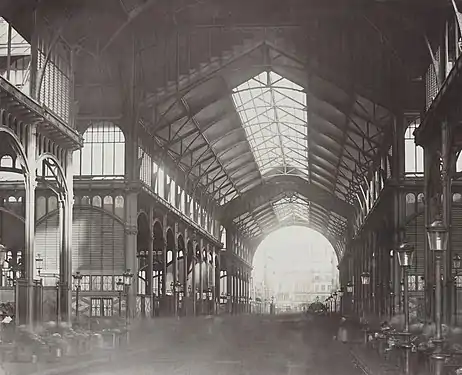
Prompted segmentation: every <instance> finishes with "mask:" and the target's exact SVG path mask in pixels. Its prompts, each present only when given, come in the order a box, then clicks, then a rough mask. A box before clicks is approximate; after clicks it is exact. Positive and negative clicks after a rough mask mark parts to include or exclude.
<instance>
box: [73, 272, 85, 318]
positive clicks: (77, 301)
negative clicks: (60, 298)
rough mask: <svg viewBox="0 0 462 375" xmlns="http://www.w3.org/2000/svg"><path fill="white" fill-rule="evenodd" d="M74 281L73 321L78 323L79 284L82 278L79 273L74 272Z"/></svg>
mask: <svg viewBox="0 0 462 375" xmlns="http://www.w3.org/2000/svg"><path fill="white" fill-rule="evenodd" d="M72 277H73V278H74V280H75V281H76V282H77V285H76V288H75V319H76V320H77V321H78V320H79V305H80V301H79V293H80V283H81V281H82V278H83V276H82V275H81V274H80V271H76V272H75V274H74V275H72Z"/></svg>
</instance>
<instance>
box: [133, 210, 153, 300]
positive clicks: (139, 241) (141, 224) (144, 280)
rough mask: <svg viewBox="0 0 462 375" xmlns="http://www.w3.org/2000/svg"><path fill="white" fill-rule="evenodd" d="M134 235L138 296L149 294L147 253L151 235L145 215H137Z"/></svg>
mask: <svg viewBox="0 0 462 375" xmlns="http://www.w3.org/2000/svg"><path fill="white" fill-rule="evenodd" d="M137 227H138V233H137V235H136V257H137V259H138V294H145V295H147V294H150V291H149V287H150V285H149V284H150V283H149V281H148V275H147V272H148V251H149V241H150V240H151V233H150V230H149V221H148V218H147V216H146V214H144V213H141V214H140V215H138V220H137Z"/></svg>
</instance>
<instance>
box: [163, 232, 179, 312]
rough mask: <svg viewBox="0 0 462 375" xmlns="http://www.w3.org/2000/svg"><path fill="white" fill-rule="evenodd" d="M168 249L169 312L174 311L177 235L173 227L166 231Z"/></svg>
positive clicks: (167, 283) (166, 295)
mask: <svg viewBox="0 0 462 375" xmlns="http://www.w3.org/2000/svg"><path fill="white" fill-rule="evenodd" d="M166 237H167V238H166V240H167V242H166V251H167V264H166V271H167V273H166V275H165V276H166V277H165V288H166V292H165V298H166V300H167V301H168V303H167V305H168V311H169V313H173V312H174V304H173V303H174V295H173V288H174V285H175V276H176V275H175V265H174V252H175V251H176V249H175V236H174V234H173V231H172V229H171V228H168V229H167V233H166Z"/></svg>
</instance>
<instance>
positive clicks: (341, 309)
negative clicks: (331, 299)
mask: <svg viewBox="0 0 462 375" xmlns="http://www.w3.org/2000/svg"><path fill="white" fill-rule="evenodd" d="M337 294H338V297H339V298H340V301H339V302H340V315H343V295H344V293H343V287H342V288H340V289H339V290H338V291H337Z"/></svg>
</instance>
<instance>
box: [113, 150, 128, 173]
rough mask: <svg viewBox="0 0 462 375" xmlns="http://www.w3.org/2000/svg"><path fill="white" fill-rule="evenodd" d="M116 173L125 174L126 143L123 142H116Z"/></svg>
mask: <svg viewBox="0 0 462 375" xmlns="http://www.w3.org/2000/svg"><path fill="white" fill-rule="evenodd" d="M114 152H115V158H114V163H115V164H114V174H116V175H123V174H125V145H124V144H123V143H116V144H115V150H114Z"/></svg>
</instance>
